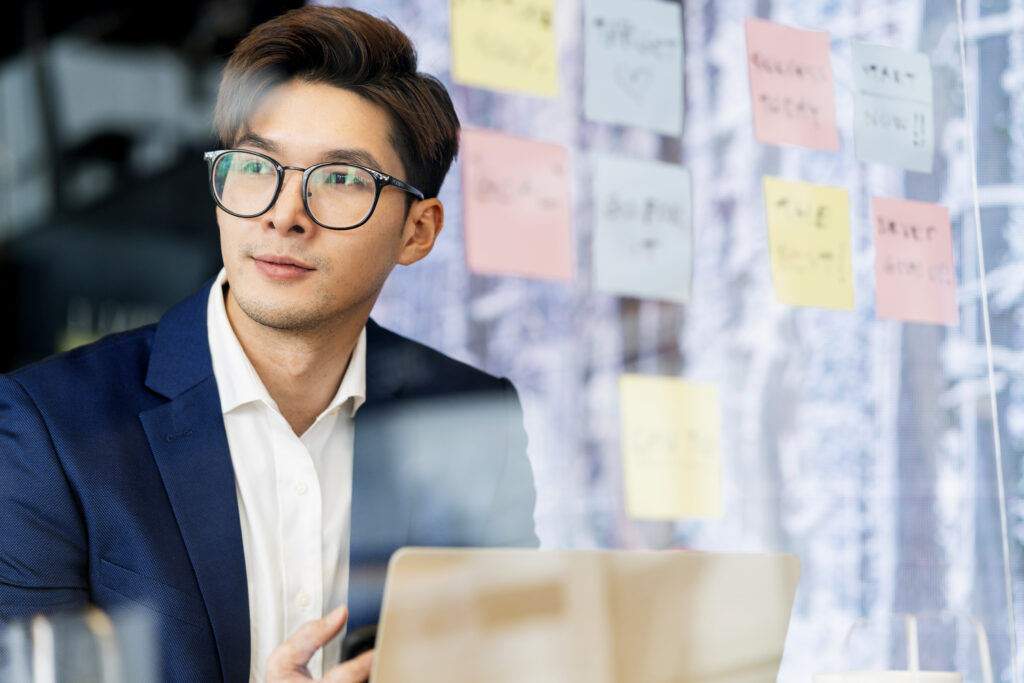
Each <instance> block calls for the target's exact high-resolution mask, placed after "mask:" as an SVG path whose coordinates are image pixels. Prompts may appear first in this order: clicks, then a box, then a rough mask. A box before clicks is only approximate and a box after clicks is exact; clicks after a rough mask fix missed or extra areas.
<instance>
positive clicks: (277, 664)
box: [267, 606, 348, 673]
mask: <svg viewBox="0 0 1024 683" xmlns="http://www.w3.org/2000/svg"><path fill="white" fill-rule="evenodd" d="M347 619H348V610H347V609H346V608H345V607H344V606H342V607H338V608H337V609H335V610H333V611H332V612H330V613H328V614H327V615H326V616H324V617H323V618H321V619H314V620H313V621H307V622H306V623H305V624H303V625H302V626H300V627H299V629H298V630H297V631H296V632H295V633H294V634H292V636H291V637H290V638H289V639H288V640H286V641H284V642H283V643H281V645H279V646H278V647H277V649H275V650H274V651H273V652H271V653H270V656H269V657H268V658H267V671H268V673H269V672H275V673H285V672H287V673H291V672H294V671H304V670H305V668H306V664H308V663H309V660H310V658H311V657H312V656H313V653H314V652H316V651H317V650H319V649H320V648H321V647H323V646H324V645H325V644H326V643H327V641H329V640H330V639H331V638H333V637H334V636H336V635H338V632H339V631H341V627H342V626H344V625H345V621H346V620H347Z"/></svg>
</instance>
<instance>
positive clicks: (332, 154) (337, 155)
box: [321, 148, 383, 172]
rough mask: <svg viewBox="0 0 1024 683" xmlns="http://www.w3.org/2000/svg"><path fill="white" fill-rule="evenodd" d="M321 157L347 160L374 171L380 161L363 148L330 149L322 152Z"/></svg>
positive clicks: (376, 169) (332, 159) (378, 166)
mask: <svg viewBox="0 0 1024 683" xmlns="http://www.w3.org/2000/svg"><path fill="white" fill-rule="evenodd" d="M321 158H323V160H324V161H343V162H344V161H347V162H349V163H352V164H360V165H362V166H369V167H370V168H372V169H373V170H375V171H378V170H380V162H379V161H377V159H376V158H375V157H374V156H373V155H372V154H370V153H369V152H367V151H366V150H365V149H354V148H349V149H331V150H328V151H326V152H324V153H323V154H322V155H321ZM382 172H383V171H382Z"/></svg>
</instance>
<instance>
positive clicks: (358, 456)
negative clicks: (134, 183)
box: [0, 7, 537, 681]
mask: <svg viewBox="0 0 1024 683" xmlns="http://www.w3.org/2000/svg"><path fill="white" fill-rule="evenodd" d="M215 123H216V126H217V130H218V134H219V135H220V137H221V140H222V143H223V149H221V150H215V151H212V152H210V153H208V154H207V155H206V159H207V163H208V165H209V168H210V185H211V191H212V194H213V197H214V200H215V202H216V204H217V220H218V224H219V227H220V237H221V251H222V256H223V260H224V269H223V271H222V272H221V273H220V275H219V276H218V277H217V278H216V279H215V280H214V281H213V282H212V284H211V285H210V286H208V287H205V288H204V289H203V290H201V291H200V292H199V293H197V294H196V295H195V296H193V297H192V298H190V299H189V300H187V301H185V302H184V303H183V304H181V305H179V306H178V307H176V308H174V309H172V310H171V311H170V312H168V313H167V314H166V315H165V316H164V317H163V318H162V319H161V320H160V322H159V323H158V324H156V325H153V326H149V327H145V328H141V329H139V330H133V331H130V332H126V333H123V334H119V335H114V336H112V337H109V338H106V339H103V340H101V341H99V342H97V343H96V344H93V345H90V346H87V347H83V348H80V349H77V350H75V351H72V352H70V353H68V354H64V355H61V356H57V357H55V358H52V359H49V360H47V361H44V362H42V363H40V364H37V365H35V366H31V367H28V368H24V369H22V370H19V371H17V372H15V373H12V374H11V375H10V376H7V377H0V618H2V617H14V616H21V615H27V614H31V613H33V612H37V611H43V610H57V609H67V608H77V607H80V606H82V605H84V604H86V603H89V602H91V603H95V604H98V605H99V606H100V607H103V608H112V607H115V606H120V605H124V604H131V605H134V606H137V607H142V608H144V609H147V610H149V611H150V612H151V613H152V615H153V618H154V619H156V620H157V622H158V624H159V627H160V646H161V648H162V668H163V672H164V676H165V678H166V679H167V680H173V681H186V680H188V681H195V680H200V681H214V680H225V681H245V680H251V681H262V680H300V679H303V678H306V677H307V675H306V673H307V665H308V674H310V675H312V677H313V678H320V677H321V675H324V678H325V680H361V679H363V678H365V676H366V674H367V672H368V670H369V669H368V667H369V659H368V657H366V656H364V657H360V658H356V659H355V660H353V661H352V662H349V663H346V664H342V665H339V666H334V665H335V664H336V663H337V662H338V659H339V654H340V646H339V644H338V638H337V637H336V636H337V634H338V633H339V632H340V631H341V629H342V628H343V626H344V623H345V616H346V613H345V610H344V608H343V607H342V606H343V605H346V604H348V605H350V606H351V611H352V623H351V626H357V625H360V624H367V623H373V622H374V621H376V619H377V615H378V613H379V609H380V591H381V569H382V567H383V564H384V563H385V562H386V561H387V558H388V556H389V555H390V553H391V552H393V551H394V550H395V549H397V548H398V547H400V546H402V545H536V544H537V537H536V535H535V533H534V529H533V518H532V512H533V504H534V488H533V480H532V475H531V472H530V467H529V463H528V461H527V459H526V454H525V445H526V442H525V434H524V432H523V430H522V417H521V411H520V408H519V403H518V399H517V398H516V394H515V390H514V389H513V388H512V386H511V384H510V383H509V382H508V381H507V380H504V379H496V378H494V377H491V376H489V375H486V374H484V373H482V372H480V371H477V370H474V369H472V368H470V367H468V366H466V365H463V364H461V363H458V362H456V361H454V360H452V359H450V358H447V357H445V356H442V355H441V354H439V353H437V352H436V351H433V350H431V349H428V348H426V347H424V346H422V345H419V344H417V343H414V342H411V341H409V340H407V339H404V338H402V337H399V336H398V335H395V334H393V333H391V332H388V331H386V330H384V329H382V328H380V327H379V326H377V325H376V324H375V323H374V322H373V321H372V320H369V314H370V311H371V309H372V307H373V304H374V302H375V301H376V299H377V296H378V295H379V293H380V291H381V288H382V287H383V285H384V282H385V280H386V278H387V276H388V274H389V273H390V272H391V270H392V268H393V267H394V266H395V265H396V264H402V265H409V264H412V263H415V262H416V261H418V260H420V259H422V258H423V257H424V256H426V255H427V254H428V253H429V252H430V250H431V248H432V247H433V245H434V241H435V240H436V238H437V236H438V233H439V232H440V230H441V227H442V225H443V220H444V211H443V206H442V205H441V203H440V202H439V201H438V199H437V193H438V191H439V189H440V186H441V182H442V181H443V179H444V176H445V174H446V173H447V171H448V168H449V166H450V164H451V160H452V158H453V156H454V154H455V152H456V150H457V140H458V119H457V117H456V115H455V112H454V109H453V107H452V104H451V101H450V99H449V97H448V95H447V93H446V92H445V90H444V88H443V87H442V86H441V85H440V84H439V83H438V82H437V81H436V80H435V79H433V78H432V77H429V76H425V75H423V74H418V73H417V72H416V58H415V53H414V51H413V48H412V45H411V44H410V43H409V41H408V39H407V37H406V36H405V35H403V34H402V33H401V32H400V31H399V30H398V29H397V28H395V27H394V26H393V25H391V24H390V23H387V22H384V21H381V20H378V19H376V18H374V17H371V16H369V15H366V14H363V13H361V12H357V11H354V10H350V9H338V8H325V7H306V8H302V9H299V10H294V11H292V12H289V13H287V14H285V15H282V16H281V17H278V18H277V19H275V20H272V21H270V22H268V23H266V24H264V25H262V26H259V27H257V28H256V29H255V30H254V31H253V32H252V33H251V34H250V35H249V36H248V37H247V38H246V39H245V40H243V41H242V42H241V43H240V44H239V46H238V48H237V49H236V51H235V52H234V54H233V55H232V57H231V59H230V61H229V63H228V65H227V67H226V69H225V73H224V77H223V81H222V84H221V88H220V92H219V94H218V102H217V109H216V113H215ZM303 624H305V625H304V626H303ZM321 646H325V647H323V650H322V651H321V650H320V648H321ZM292 677H296V678H292Z"/></svg>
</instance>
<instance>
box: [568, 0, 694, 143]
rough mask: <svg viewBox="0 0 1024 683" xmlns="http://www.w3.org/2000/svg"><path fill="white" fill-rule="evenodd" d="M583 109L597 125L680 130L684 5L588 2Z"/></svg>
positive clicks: (644, 0)
mask: <svg viewBox="0 0 1024 683" xmlns="http://www.w3.org/2000/svg"><path fill="white" fill-rule="evenodd" d="M584 15H585V18H584V33H583V37H584V60H583V69H584V81H583V111H584V114H585V115H586V117H587V119H589V120H591V121H598V122H601V123H617V124H623V125H627V126H640V127H643V128H651V129H653V130H656V131H658V132H660V133H664V134H665V135H676V136H678V135H681V134H682V132H683V19H682V7H681V6H680V5H678V4H676V3H672V2H662V1H661V0H632V1H631V2H629V3H622V2H619V1H618V0H587V2H586V3H585V5H584Z"/></svg>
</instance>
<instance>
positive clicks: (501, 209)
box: [462, 128, 575, 280]
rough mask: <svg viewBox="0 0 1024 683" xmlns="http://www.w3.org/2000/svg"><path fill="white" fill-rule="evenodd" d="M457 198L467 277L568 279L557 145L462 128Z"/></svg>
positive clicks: (569, 256)
mask: <svg viewBox="0 0 1024 683" xmlns="http://www.w3.org/2000/svg"><path fill="white" fill-rule="evenodd" d="M462 197H463V219H464V222H463V224H464V233H465V239H466V264H467V265H468V266H469V269H470V270H471V271H473V272H475V273H481V274H484V275H517V276H521V277H531V278H540V279H545V280H572V278H573V274H574V270H575V268H574V259H573V244H572V226H571V214H570V210H569V154H568V150H566V148H565V147H561V146H559V145H548V144H544V143H540V142H534V141H532V140H527V139H525V138H518V137H513V136H511V135H504V134H502V133H495V132H493V131H489V130H483V129H480V128H476V129H472V128H469V129H463V131H462Z"/></svg>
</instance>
